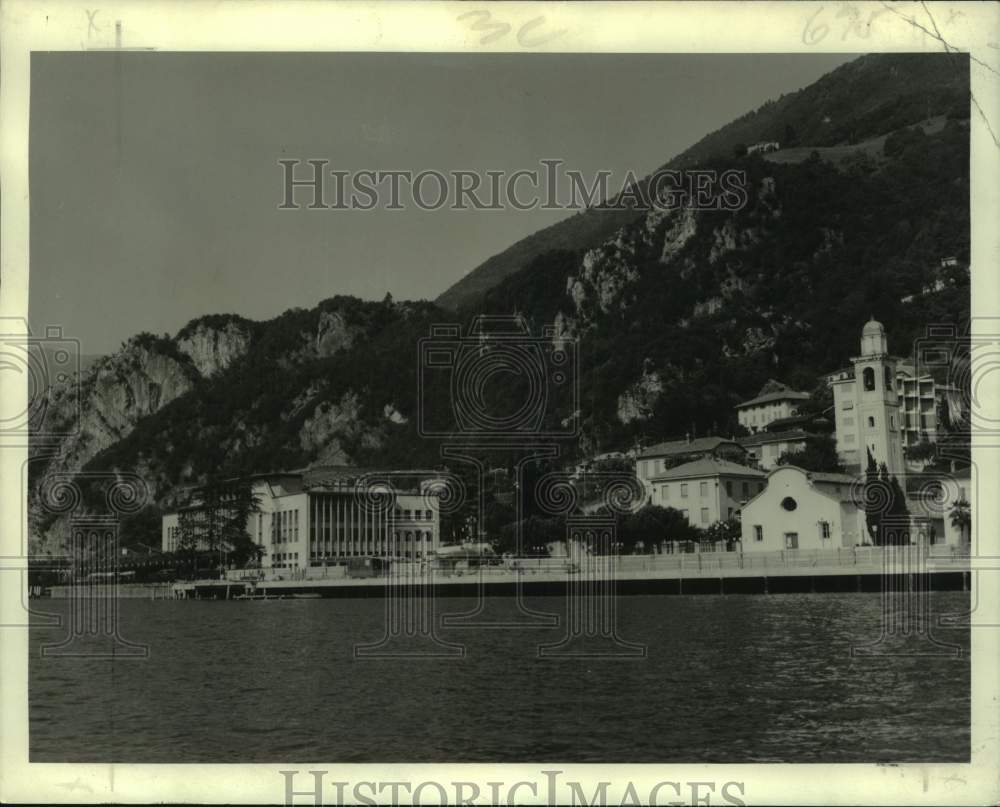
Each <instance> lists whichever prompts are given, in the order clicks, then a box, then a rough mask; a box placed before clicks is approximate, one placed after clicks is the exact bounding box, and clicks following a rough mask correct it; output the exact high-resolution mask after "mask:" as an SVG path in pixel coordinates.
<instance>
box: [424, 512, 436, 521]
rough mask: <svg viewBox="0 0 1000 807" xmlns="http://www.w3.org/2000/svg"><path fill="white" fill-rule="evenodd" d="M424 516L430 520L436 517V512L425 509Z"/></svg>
mask: <svg viewBox="0 0 1000 807" xmlns="http://www.w3.org/2000/svg"><path fill="white" fill-rule="evenodd" d="M424 518H426V519H427V520H428V521H430V520H431V519H432V518H434V513H432V512H431V511H430V510H425V511H424Z"/></svg>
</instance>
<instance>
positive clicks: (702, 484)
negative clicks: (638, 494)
mask: <svg viewBox="0 0 1000 807" xmlns="http://www.w3.org/2000/svg"><path fill="white" fill-rule="evenodd" d="M765 476H766V475H765V474H764V473H762V472H761V471H756V470H754V469H753V468H748V467H746V466H745V465H739V464H737V463H735V462H730V461H728V460H724V459H720V458H718V457H713V456H707V457H702V458H701V459H697V460H694V461H692V462H686V463H684V464H683V465H677V466H674V467H672V468H667V469H664V470H659V471H656V472H654V474H653V475H652V476H650V477H648V478H646V479H644V480H642V482H643V486H644V487H645V489H646V492H647V499H646V501H647V503H649V504H654V505H657V506H659V507H672V508H674V509H675V510H679V511H680V512H681V514H682V515H683V516H684V517H685V518H686V519H687V520H688V523H689V524H691V525H692V526H694V527H701V528H705V527H708V526H710V525H712V524H714V523H715V522H717V521H726V520H728V519H731V518H737V517H738V516H739V513H740V508H741V507H742V506H743V502H745V501H747V500H748V499H750V498H751V497H752V496H756V495H757V494H758V493H760V492H761V491H762V490H763V488H764V480H765Z"/></svg>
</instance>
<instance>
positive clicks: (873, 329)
mask: <svg viewBox="0 0 1000 807" xmlns="http://www.w3.org/2000/svg"><path fill="white" fill-rule="evenodd" d="M861 335H862V336H885V328H884V327H883V326H882V323H881V322H879V321H878V320H877V319H875V318H874V317H872V318H871V319H869V320H868V322H866V323H865V327H864V329H863V330H862V331H861Z"/></svg>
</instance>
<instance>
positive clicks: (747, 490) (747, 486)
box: [743, 482, 750, 499]
mask: <svg viewBox="0 0 1000 807" xmlns="http://www.w3.org/2000/svg"><path fill="white" fill-rule="evenodd" d="M743 498H744V499H749V498H750V483H749V482H744V483H743Z"/></svg>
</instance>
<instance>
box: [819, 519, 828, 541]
mask: <svg viewBox="0 0 1000 807" xmlns="http://www.w3.org/2000/svg"><path fill="white" fill-rule="evenodd" d="M819 537H820V540H821V541H829V540H830V522H829V521H821V522H820V523H819Z"/></svg>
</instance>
